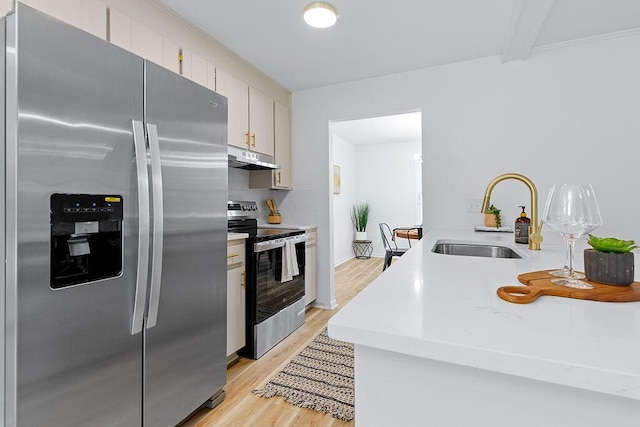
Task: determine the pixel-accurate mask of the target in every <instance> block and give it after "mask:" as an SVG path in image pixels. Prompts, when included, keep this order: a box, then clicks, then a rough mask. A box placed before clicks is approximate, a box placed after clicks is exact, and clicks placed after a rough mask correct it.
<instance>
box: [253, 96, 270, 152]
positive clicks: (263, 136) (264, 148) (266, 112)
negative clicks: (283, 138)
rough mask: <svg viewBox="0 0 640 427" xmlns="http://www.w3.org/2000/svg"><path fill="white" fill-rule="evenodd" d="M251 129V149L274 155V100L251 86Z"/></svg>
mask: <svg viewBox="0 0 640 427" xmlns="http://www.w3.org/2000/svg"><path fill="white" fill-rule="evenodd" d="M249 130H250V131H251V150H253V151H257V152H258V153H263V154H268V155H269V156H273V154H274V142H273V139H274V131H273V100H272V99H271V98H269V97H268V96H267V95H265V94H264V93H262V92H260V91H259V90H256V89H254V88H252V87H250V88H249Z"/></svg>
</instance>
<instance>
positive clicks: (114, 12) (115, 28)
mask: <svg viewBox="0 0 640 427" xmlns="http://www.w3.org/2000/svg"><path fill="white" fill-rule="evenodd" d="M109 41H110V42H111V43H113V44H114V45H116V46H118V47H121V48H123V49H126V50H128V51H131V18H129V17H128V16H127V15H125V14H124V13H122V12H120V11H119V10H118V9H114V8H112V7H110V8H109Z"/></svg>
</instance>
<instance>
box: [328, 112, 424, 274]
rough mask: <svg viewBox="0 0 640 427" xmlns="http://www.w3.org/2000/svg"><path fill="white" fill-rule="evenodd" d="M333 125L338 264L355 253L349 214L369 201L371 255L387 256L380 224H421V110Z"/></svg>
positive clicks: (334, 206)
mask: <svg viewBox="0 0 640 427" xmlns="http://www.w3.org/2000/svg"><path fill="white" fill-rule="evenodd" d="M331 129H332V140H333V153H332V158H333V166H334V167H333V168H332V170H333V173H334V177H333V182H334V188H333V245H334V247H333V249H334V264H335V266H337V265H340V264H342V263H343V262H345V261H348V260H349V259H351V258H353V257H354V248H353V240H354V235H355V228H354V226H353V224H352V220H351V213H352V210H353V206H354V205H357V204H362V203H368V204H369V205H370V215H369V221H368V223H367V228H366V231H367V239H368V240H371V255H372V256H374V257H376V256H384V247H383V245H382V239H381V237H380V231H379V226H378V224H379V223H381V222H384V223H387V224H389V226H390V227H391V228H396V227H410V226H411V227H412V226H416V225H420V224H422V113H421V112H419V111H418V112H411V113H404V114H393V115H388V116H381V117H370V118H365V119H359V120H346V121H339V122H338V121H337V122H333V123H332V127H331ZM336 173H337V174H338V175H337V177H336ZM336 180H337V181H336ZM336 184H339V185H338V186H337V187H336Z"/></svg>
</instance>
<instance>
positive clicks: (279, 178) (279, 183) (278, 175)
mask: <svg viewBox="0 0 640 427" xmlns="http://www.w3.org/2000/svg"><path fill="white" fill-rule="evenodd" d="M280 182H281V181H280V171H278V184H280Z"/></svg>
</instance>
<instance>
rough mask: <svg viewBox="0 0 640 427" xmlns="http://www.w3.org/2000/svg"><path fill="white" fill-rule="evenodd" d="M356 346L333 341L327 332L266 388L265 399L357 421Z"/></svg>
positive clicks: (321, 334)
mask: <svg viewBox="0 0 640 427" xmlns="http://www.w3.org/2000/svg"><path fill="white" fill-rule="evenodd" d="M353 379H354V372H353V345H352V344H349V343H346V342H342V341H338V340H334V339H331V338H329V336H328V335H327V330H326V329H325V330H324V331H322V333H320V335H318V336H317V337H316V338H315V339H314V340H313V342H312V343H311V344H309V345H308V346H307V347H306V348H305V349H304V350H302V351H301V352H300V353H299V354H298V355H297V356H295V357H294V358H293V359H291V361H290V362H289V363H288V364H287V365H286V366H285V367H284V369H283V370H282V371H280V372H279V373H278V374H277V375H276V376H275V377H274V378H273V379H272V380H271V381H269V382H268V383H267V384H266V385H265V386H264V388H262V389H260V390H253V393H255V394H257V395H259V396H262V397H273V396H283V397H284V398H285V400H286V401H287V402H289V403H291V404H294V405H296V406H300V407H302V408H309V409H313V410H314V411H318V412H326V413H329V414H331V415H332V416H333V417H335V418H339V419H341V420H345V421H351V420H353V415H354V411H353V404H354V391H353Z"/></svg>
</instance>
